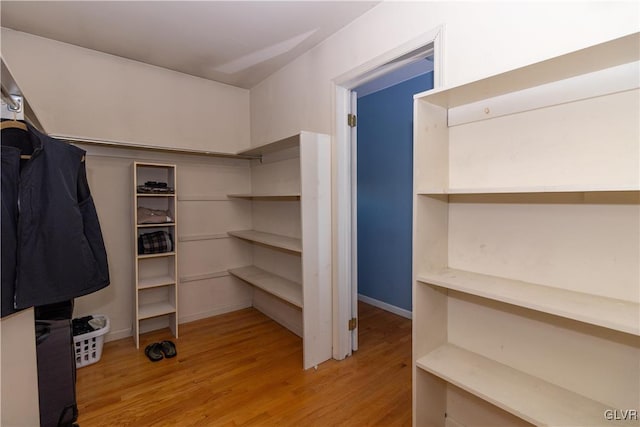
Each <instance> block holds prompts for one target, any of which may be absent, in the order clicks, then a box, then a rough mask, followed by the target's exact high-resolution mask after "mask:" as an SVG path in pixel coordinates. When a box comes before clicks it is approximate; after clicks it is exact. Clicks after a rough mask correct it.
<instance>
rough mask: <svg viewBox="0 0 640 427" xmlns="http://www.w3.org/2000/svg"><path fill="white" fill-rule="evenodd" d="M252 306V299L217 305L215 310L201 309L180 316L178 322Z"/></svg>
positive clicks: (191, 320)
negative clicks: (198, 311)
mask: <svg viewBox="0 0 640 427" xmlns="http://www.w3.org/2000/svg"><path fill="white" fill-rule="evenodd" d="M249 307H251V300H250V299H249V300H247V301H243V302H242V303H239V304H231V305H225V306H222V307H217V308H216V309H214V310H207V311H201V312H200V313H194V314H189V315H188V316H183V317H178V324H180V325H181V324H183V323H189V322H195V321H196V320H201V319H206V318H207V317H213V316H218V315H220V314H225V313H230V312H232V311H238V310H242V309H243V308H249Z"/></svg>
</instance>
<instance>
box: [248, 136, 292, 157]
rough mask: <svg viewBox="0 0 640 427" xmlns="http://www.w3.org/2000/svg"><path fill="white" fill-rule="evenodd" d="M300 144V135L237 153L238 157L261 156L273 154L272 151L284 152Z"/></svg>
mask: <svg viewBox="0 0 640 427" xmlns="http://www.w3.org/2000/svg"><path fill="white" fill-rule="evenodd" d="M298 144H300V134H296V135H293V136H290V137H287V138H283V139H280V140H278V141H274V142H270V143H268V144H264V145H260V146H258V147H254V148H249V149H247V150H244V151H240V152H239V153H238V155H239V156H263V155H265V154H269V153H273V152H274V151H280V150H286V149H287V148H292V147H296V146H298Z"/></svg>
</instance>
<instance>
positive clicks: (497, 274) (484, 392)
mask: <svg viewBox="0 0 640 427" xmlns="http://www.w3.org/2000/svg"><path fill="white" fill-rule="evenodd" d="M639 61H640V34H638V33H636V34H632V35H629V36H626V37H623V38H620V39H616V40H612V41H610V42H607V43H603V44H601V45H597V46H593V47H590V48H587V49H584V50H581V51H577V52H573V53H569V54H567V55H563V56H560V57H557V58H553V59H550V60H548V61H544V62H540V63H536V64H532V65H529V66H526V67H523V68H520V69H516V70H512V71H509V72H506V73H504V74H500V75H496V76H492V77H489V78H487V79H484V80H481V81H477V82H473V83H469V84H466V85H462V86H458V87H453V88H444V89H437V90H434V91H430V92H425V93H422V94H418V95H416V96H415V101H414V193H415V196H414V224H413V230H414V248H413V274H414V284H413V322H414V328H413V363H414V368H413V369H414V371H413V423H414V425H415V426H441V427H444V426H474V425H531V424H534V425H541V426H542V425H544V426H547V425H557V426H561V425H580V426H599V425H634V426H638V425H640V422H639V421H638V420H637V417H636V418H633V412H632V411H633V410H635V409H638V402H640V364H638V360H640V143H639V142H640V126H639V121H640V119H639V117H640V89H639V86H640V79H638V75H640V74H639V72H640V62H639ZM621 409H630V410H632V411H630V412H624V411H623V412H620V410H621ZM607 413H609V414H614V418H615V417H619V416H620V414H621V413H622V414H624V413H626V414H627V416H628V418H627V419H623V420H620V419H612V420H609V419H608V418H606V417H607ZM629 414H631V415H629Z"/></svg>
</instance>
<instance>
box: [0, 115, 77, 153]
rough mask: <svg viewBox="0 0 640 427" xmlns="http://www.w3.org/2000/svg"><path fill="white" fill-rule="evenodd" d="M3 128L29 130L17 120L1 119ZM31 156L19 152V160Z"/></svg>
mask: <svg viewBox="0 0 640 427" xmlns="http://www.w3.org/2000/svg"><path fill="white" fill-rule="evenodd" d="M4 129H21V130H23V131H25V132H28V131H29V128H27V125H26V124H25V123H23V122H21V121H19V120H15V119H13V120H3V121H2V123H1V124H0V130H4ZM30 158H31V155H30V154H20V160H29V159H30ZM84 158H85V156H82V159H81V160H80V161H81V162H84Z"/></svg>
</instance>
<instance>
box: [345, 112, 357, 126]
mask: <svg viewBox="0 0 640 427" xmlns="http://www.w3.org/2000/svg"><path fill="white" fill-rule="evenodd" d="M357 123H358V119H357V117H356V115H355V114H347V124H348V125H349V127H352V128H354V127H356V124H357Z"/></svg>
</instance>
